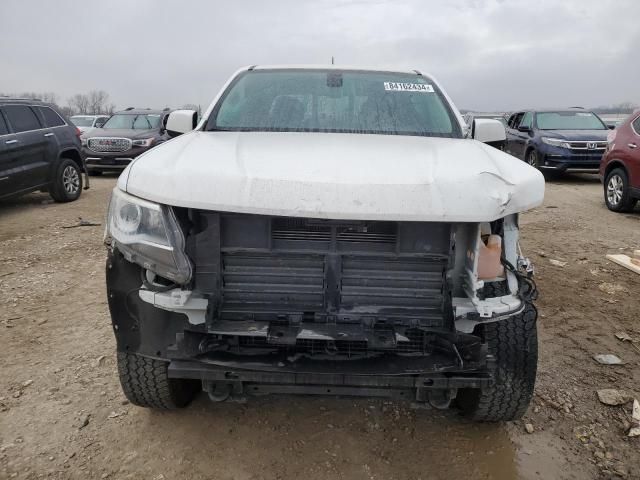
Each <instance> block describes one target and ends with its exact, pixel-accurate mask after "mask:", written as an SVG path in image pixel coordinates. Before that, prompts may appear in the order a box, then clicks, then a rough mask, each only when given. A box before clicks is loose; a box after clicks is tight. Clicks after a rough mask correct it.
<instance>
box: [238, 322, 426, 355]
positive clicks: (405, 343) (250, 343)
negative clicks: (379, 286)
mask: <svg viewBox="0 0 640 480" xmlns="http://www.w3.org/2000/svg"><path fill="white" fill-rule="evenodd" d="M374 335H375V336H376V337H378V341H379V342H380V344H379V345H378V346H370V345H369V343H368V342H367V341H366V340H316V339H298V340H297V341H296V343H295V345H273V344H270V343H268V342H267V339H266V338H265V337H248V336H241V337H235V339H234V340H233V341H231V338H233V337H227V339H228V340H230V342H229V343H230V345H231V344H233V345H234V347H235V346H237V348H240V349H253V348H255V349H267V350H278V351H282V352H283V353H286V354H295V353H302V354H307V355H310V356H316V355H322V356H326V355H328V356H334V355H335V356H336V357H347V358H351V357H359V356H363V355H371V354H382V353H399V354H403V355H429V354H431V353H433V350H434V349H433V344H434V340H435V337H434V335H433V334H430V333H428V332H424V331H422V330H419V329H410V330H407V331H406V332H404V334H402V335H400V336H398V337H397V338H396V341H395V342H393V341H390V340H392V337H393V336H394V335H395V333H394V332H393V330H392V329H391V328H388V329H387V328H383V329H378V328H376V329H375V330H374ZM381 344H382V345H387V346H381ZM234 347H231V351H233V350H234Z"/></svg>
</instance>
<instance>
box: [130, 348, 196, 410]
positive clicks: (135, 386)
mask: <svg viewBox="0 0 640 480" xmlns="http://www.w3.org/2000/svg"><path fill="white" fill-rule="evenodd" d="M168 366H169V363H168V362H163V361H160V360H154V359H152V358H147V357H143V356H141V355H136V354H132V353H126V352H118V374H119V376H120V384H121V385H122V390H123V391H124V394H125V396H126V397H127V399H128V400H129V401H130V402H131V403H133V404H134V405H138V406H140V407H147V408H159V409H164V410H172V409H175V408H182V407H185V406H187V405H188V404H189V402H191V400H193V397H195V395H196V393H197V392H198V389H199V382H196V381H189V380H179V379H174V378H169V375H168V373H167V367H168Z"/></svg>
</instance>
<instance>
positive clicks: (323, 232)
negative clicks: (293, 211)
mask: <svg viewBox="0 0 640 480" xmlns="http://www.w3.org/2000/svg"><path fill="white" fill-rule="evenodd" d="M271 237H272V238H273V239H274V240H306V241H325V242H326V241H329V240H331V226H330V225H309V224H308V222H307V220H306V219H304V218H274V219H273V220H272V223H271Z"/></svg>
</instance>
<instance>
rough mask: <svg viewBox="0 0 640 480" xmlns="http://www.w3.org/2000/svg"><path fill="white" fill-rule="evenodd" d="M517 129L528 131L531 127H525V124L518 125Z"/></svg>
mask: <svg viewBox="0 0 640 480" xmlns="http://www.w3.org/2000/svg"><path fill="white" fill-rule="evenodd" d="M518 131H519V132H530V131H531V127H527V126H526V125H520V126H519V127H518Z"/></svg>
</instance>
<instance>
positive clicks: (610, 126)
mask: <svg viewBox="0 0 640 480" xmlns="http://www.w3.org/2000/svg"><path fill="white" fill-rule="evenodd" d="M607 128H608V129H609V130H615V129H616V126H615V125H607Z"/></svg>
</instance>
